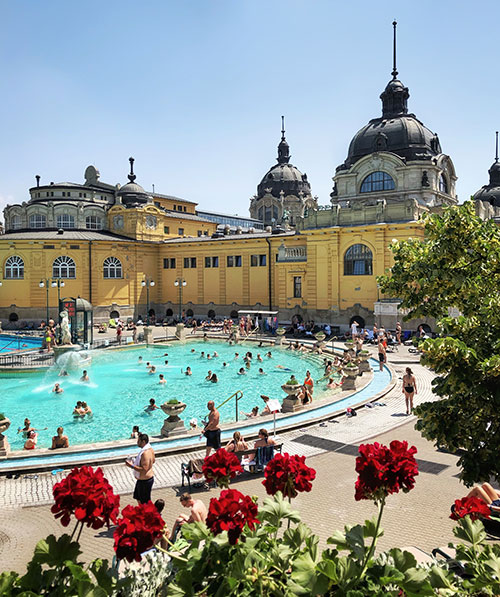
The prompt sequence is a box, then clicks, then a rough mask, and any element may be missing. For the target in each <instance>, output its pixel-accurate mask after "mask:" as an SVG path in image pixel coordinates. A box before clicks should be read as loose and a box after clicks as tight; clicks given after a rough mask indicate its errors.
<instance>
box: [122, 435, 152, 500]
mask: <svg viewBox="0 0 500 597" xmlns="http://www.w3.org/2000/svg"><path fill="white" fill-rule="evenodd" d="M137 445H138V446H139V448H140V451H139V453H138V454H137V456H136V457H135V458H134V459H132V458H130V459H128V460H126V461H125V466H128V468H131V469H132V470H133V471H134V476H135V478H136V479H137V481H136V483H135V489H134V499H135V500H137V503H138V504H147V502H149V501H150V500H151V489H152V488H153V483H154V471H153V464H154V462H155V453H154V451H153V448H152V447H151V444H150V443H149V436H148V435H147V434H146V433H140V434H139V437H138V438H137Z"/></svg>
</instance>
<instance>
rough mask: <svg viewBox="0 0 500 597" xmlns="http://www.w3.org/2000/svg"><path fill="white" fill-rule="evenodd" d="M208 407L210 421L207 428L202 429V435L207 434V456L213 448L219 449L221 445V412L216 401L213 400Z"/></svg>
mask: <svg viewBox="0 0 500 597" xmlns="http://www.w3.org/2000/svg"><path fill="white" fill-rule="evenodd" d="M207 408H208V411H209V412H208V423H207V424H206V425H205V428H204V429H203V431H202V435H204V436H205V438H206V440H207V449H206V453H205V458H206V457H207V456H210V452H211V451H212V448H213V449H214V450H218V449H219V448H220V447H221V441H220V427H219V420H220V414H219V411H218V410H217V409H216V408H215V403H214V401H213V400H210V402H209V403H208V404H207Z"/></svg>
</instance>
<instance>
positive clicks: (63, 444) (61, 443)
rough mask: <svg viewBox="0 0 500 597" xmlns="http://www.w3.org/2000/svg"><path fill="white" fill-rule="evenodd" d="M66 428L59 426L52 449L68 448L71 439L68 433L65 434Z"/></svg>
mask: <svg viewBox="0 0 500 597" xmlns="http://www.w3.org/2000/svg"><path fill="white" fill-rule="evenodd" d="M63 433H64V429H63V428H62V427H58V428H57V435H54V436H53V438H52V447H51V449H52V450H57V449H58V448H67V447H68V446H69V440H68V436H67V435H63Z"/></svg>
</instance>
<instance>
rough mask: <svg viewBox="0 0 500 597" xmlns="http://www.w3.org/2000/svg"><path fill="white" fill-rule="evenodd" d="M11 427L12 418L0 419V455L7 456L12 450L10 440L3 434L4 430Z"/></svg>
mask: <svg viewBox="0 0 500 597" xmlns="http://www.w3.org/2000/svg"><path fill="white" fill-rule="evenodd" d="M9 427H10V419H7V418H5V419H0V457H2V456H7V454H8V453H9V452H10V446H9V442H8V441H7V438H6V437H5V435H3V432H4V431H7V429H8V428H9Z"/></svg>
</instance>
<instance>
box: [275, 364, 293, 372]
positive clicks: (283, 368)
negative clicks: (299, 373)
mask: <svg viewBox="0 0 500 597" xmlns="http://www.w3.org/2000/svg"><path fill="white" fill-rule="evenodd" d="M276 369H281V370H282V371H291V369H289V368H288V367H283V365H276Z"/></svg>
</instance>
